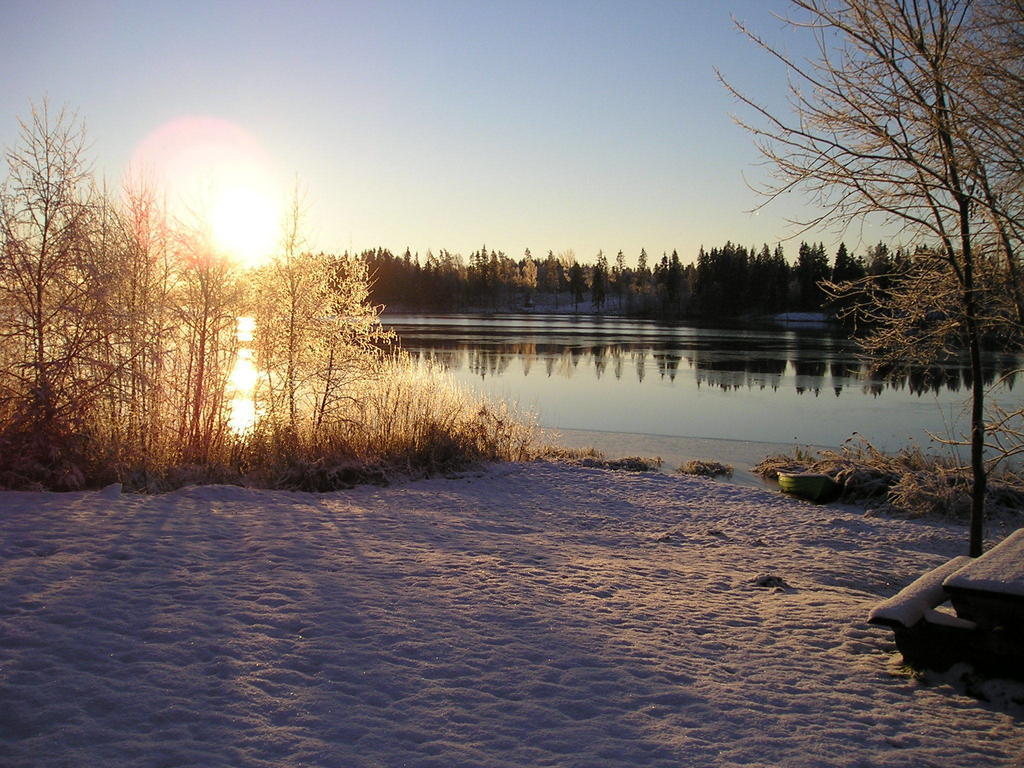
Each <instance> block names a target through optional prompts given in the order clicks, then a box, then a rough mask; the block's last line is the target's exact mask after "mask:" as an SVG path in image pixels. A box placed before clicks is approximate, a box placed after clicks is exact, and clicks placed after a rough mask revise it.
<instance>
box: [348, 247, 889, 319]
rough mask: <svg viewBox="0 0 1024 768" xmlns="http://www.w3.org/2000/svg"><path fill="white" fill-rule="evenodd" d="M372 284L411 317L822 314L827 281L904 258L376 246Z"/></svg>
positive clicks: (368, 254) (734, 250) (368, 259)
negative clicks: (398, 251)
mask: <svg viewBox="0 0 1024 768" xmlns="http://www.w3.org/2000/svg"><path fill="white" fill-rule="evenodd" d="M359 259H360V261H361V262H362V263H363V264H365V266H366V269H367V272H368V274H369V275H370V279H371V300H372V301H373V302H375V303H378V304H383V305H385V306H387V307H393V308H400V309H407V310H414V311H436V312H448V311H471V310H490V311H496V310H512V309H524V308H531V307H537V308H543V309H547V310H554V311H573V312H580V311H583V312H609V313H622V314H627V315H638V316H647V317H660V318H681V317H694V318H698V317H708V318H736V317H741V316H748V315H764V314H776V313H781V312H812V311H820V310H822V309H828V307H827V306H826V295H825V293H824V291H823V289H822V282H823V281H833V282H843V281H849V280H857V279H859V278H862V277H864V276H866V275H887V274H893V273H896V272H898V271H899V269H900V267H901V265H902V264H904V263H906V261H907V257H906V256H905V255H904V254H903V253H902V252H900V251H898V250H897V251H890V249H889V248H888V247H887V246H886V245H885V244H884V243H879V244H878V245H876V246H873V247H871V248H869V249H868V250H867V252H866V253H865V254H864V255H863V256H854V255H852V254H850V253H849V251H848V249H847V248H846V245H845V244H843V245H840V246H839V248H838V249H837V250H836V253H835V254H834V255H832V256H831V257H830V255H829V254H828V253H827V252H826V249H825V246H824V245H823V244H822V243H817V244H811V243H801V244H800V247H799V249H798V251H797V256H796V259H795V260H793V261H790V260H789V259H787V257H786V255H785V253H784V251H783V248H782V246H781V245H777V246H776V247H775V248H769V246H768V245H763V246H761V248H760V249H756V248H747V247H744V246H741V245H736V244H734V243H731V242H727V243H726V244H725V245H723V246H721V247H720V248H712V249H711V250H705V249H704V248H701V250H700V252H699V253H698V254H697V257H696V260H695V261H693V262H689V263H686V264H684V263H683V262H682V260H681V259H680V257H679V254H678V253H677V252H676V251H673V252H672V254H671V255H669V254H662V256H661V258H660V259H658V260H656V261H654V260H652V259H651V258H650V257H649V256H648V254H647V252H646V251H645V250H641V251H640V254H639V256H638V258H637V261H636V266H632V265H627V263H626V256H625V254H624V253H623V252H622V251H619V252H618V253H617V254H616V256H615V258H614V259H613V260H612V261H611V262H609V260H608V258H607V257H606V256H605V255H604V253H602V252H599V253H598V254H597V257H596V259H595V260H594V262H593V263H589V264H588V263H583V262H581V261H579V260H577V259H576V257H575V255H574V254H573V253H572V252H571V251H566V252H562V253H560V254H558V255H556V254H555V253H554V252H553V251H548V252H547V255H546V256H545V257H544V258H536V257H534V256H533V255H532V254H531V253H530V251H529V250H527V251H526V252H525V253H524V254H523V256H522V258H519V259H514V258H512V257H510V256H508V255H507V254H505V253H503V252H501V251H494V250H488V249H487V247H486V246H484V247H482V248H480V249H479V250H477V251H474V252H473V253H472V254H470V256H469V259H468V261H467V260H465V259H463V258H462V257H461V256H460V255H459V254H453V253H451V252H450V251H447V250H442V251H440V252H439V253H437V254H434V253H433V252H432V251H428V252H427V253H426V256H425V257H420V255H419V254H412V253H411V252H410V251H409V250H408V249H407V250H406V251H405V253H404V254H402V255H400V256H396V255H395V254H393V253H392V252H391V251H389V250H386V249H383V248H377V249H374V250H369V251H364V252H363V253H362V254H360V256H359Z"/></svg>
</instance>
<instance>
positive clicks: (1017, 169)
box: [726, 0, 1024, 556]
mask: <svg viewBox="0 0 1024 768" xmlns="http://www.w3.org/2000/svg"><path fill="white" fill-rule="evenodd" d="M790 4H791V6H792V7H793V8H794V10H795V12H796V13H797V14H799V16H800V18H799V19H796V20H794V21H792V22H791V23H792V24H793V25H794V26H796V27H798V28H800V29H802V30H804V31H805V32H806V34H807V35H809V36H811V37H812V38H813V39H814V41H815V43H816V56H815V58H814V59H813V60H809V61H801V60H797V59H795V58H793V57H790V56H788V55H786V54H785V53H784V52H782V51H781V50H780V49H778V48H775V47H773V46H772V45H771V44H769V43H768V42H766V41H764V40H763V39H761V38H760V37H758V36H757V35H756V34H754V33H753V32H751V31H750V30H747V29H744V31H745V32H747V34H748V35H749V36H750V38H751V39H752V40H754V41H755V42H756V43H758V44H759V45H760V46H762V47H763V48H764V49H765V50H766V51H767V52H768V53H769V54H771V55H772V56H774V57H775V58H776V59H778V60H779V61H781V62H782V63H783V64H784V65H785V67H786V68H787V70H788V71H789V74H790V82H791V85H790V105H791V107H792V114H791V115H788V116H787V115H782V114H778V113H777V112H775V111H772V110H769V109H768V108H766V107H764V106H762V105H760V104H758V103H757V102H756V101H754V100H753V99H751V98H749V97H747V96H744V95H743V94H742V93H740V92H739V91H738V90H736V89H734V88H732V87H731V86H728V84H726V85H727V87H729V88H730V90H731V91H732V92H733V93H734V94H735V95H736V96H737V97H738V98H739V99H740V100H741V101H743V102H744V103H745V104H746V105H747V106H748V107H750V108H752V109H753V111H754V112H755V113H756V114H757V115H758V116H759V118H760V121H759V122H758V123H757V124H755V123H754V122H749V121H745V122H744V123H743V124H744V125H745V126H746V127H747V128H748V129H749V130H750V131H751V132H752V133H753V134H754V135H755V137H756V139H757V142H758V146H759V148H760V150H761V152H762V153H763V155H764V157H765V158H766V159H767V161H768V164H769V166H770V167H771V168H772V169H773V170H774V173H775V177H774V179H775V180H774V182H772V183H770V184H769V185H768V186H767V187H765V188H764V189H763V190H762V191H763V192H764V194H765V195H766V197H767V200H768V201H770V200H772V199H774V198H776V197H778V196H779V195H783V194H785V193H787V192H789V191H791V190H794V189H799V190H801V191H803V192H805V193H807V194H808V195H809V197H810V199H811V201H812V202H813V203H815V204H816V210H817V213H816V214H815V215H814V216H813V217H811V218H810V219H808V220H806V221H802V222H799V223H800V224H801V225H803V226H806V227H808V228H810V227H815V226H817V225H822V224H826V223H832V224H835V225H838V226H839V228H843V227H845V226H847V225H849V224H854V223H858V222H860V221H863V220H864V218H865V217H869V216H874V217H881V218H883V219H884V220H885V222H886V223H887V224H888V225H889V226H890V227H893V228H895V229H897V230H898V231H899V232H900V234H901V237H902V238H903V239H904V240H905V241H907V242H909V243H911V244H913V245H916V246H917V250H916V252H915V256H914V257H913V258H912V259H911V263H910V264H909V266H908V268H907V269H906V270H905V271H904V272H903V274H901V275H898V276H892V277H890V278H887V279H889V282H890V285H893V284H897V283H898V285H899V289H898V290H889V291H885V292H882V291H879V290H877V287H878V283H877V282H873V281H872V280H871V279H867V280H866V281H864V282H861V283H858V284H845V285H844V286H833V292H835V293H839V294H842V295H844V296H849V295H850V294H851V293H855V294H856V295H857V296H859V298H860V304H861V311H865V312H866V316H868V317H870V318H871V319H872V320H874V321H875V323H876V325H875V331H874V332H873V333H872V334H871V335H869V336H868V338H867V342H866V345H867V348H868V350H869V351H870V352H872V353H873V354H874V355H875V356H876V358H877V359H879V360H881V361H885V360H888V361H899V362H907V361H912V360H934V359H936V358H938V357H941V356H943V355H945V354H948V353H951V352H952V351H953V350H955V349H959V348H965V349H966V350H967V352H968V355H969V358H970V367H971V376H972V393H971V426H970V436H969V438H968V439H967V440H966V441H965V442H966V443H967V444H968V445H969V447H970V471H971V477H972V488H971V510H972V511H971V529H970V553H971V554H972V555H975V556H976V555H979V554H980V553H981V551H982V538H983V537H982V533H983V509H984V499H985V489H986V481H987V474H988V466H987V465H986V461H985V453H984V449H985V442H986V436H987V434H988V430H987V428H986V422H985V385H984V376H983V373H984V371H983V365H982V341H983V338H984V337H985V335H986V334H987V333H991V332H994V331H996V330H998V331H999V332H1003V333H1005V334H1006V335H1008V336H1013V337H1016V336H1017V335H1018V332H1019V322H1020V315H1019V312H1018V311H1017V308H1019V306H1020V304H1019V300H1018V299H1017V296H1018V295H1019V291H1018V290H1017V287H1016V286H1017V277H1016V276H1017V272H1018V267H1017V265H1018V262H1019V259H1020V246H1021V222H1022V221H1024V219H1022V216H1021V214H1022V203H1024V198H1022V189H1024V184H1022V181H1024V177H1022V174H1021V170H1022V169H1021V160H1020V158H1021V157H1022V155H1021V152H1020V149H1021V146H1022V139H1021V137H1022V126H1024V121H1022V120H1021V110H1022V107H1021V104H1022V99H1021V94H1022V90H1021V84H1022V82H1024V81H1022V78H1021V72H1022V66H1024V64H1022V62H1024V59H1022V57H1021V56H1020V50H1021V49H1020V47H1019V44H1020V40H1021V23H1022V21H1024V8H1022V5H1021V3H1020V2H1017V1H1016V0H978V1H977V2H974V1H972V0H929V1H925V0H843V1H842V2H840V1H839V0H791V3H790ZM741 28H742V25H741Z"/></svg>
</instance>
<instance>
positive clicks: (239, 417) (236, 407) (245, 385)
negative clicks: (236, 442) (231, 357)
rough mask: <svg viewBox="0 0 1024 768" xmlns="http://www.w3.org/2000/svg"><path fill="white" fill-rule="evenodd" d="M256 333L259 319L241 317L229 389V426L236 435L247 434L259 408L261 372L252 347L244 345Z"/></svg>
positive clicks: (251, 339)
mask: <svg viewBox="0 0 1024 768" xmlns="http://www.w3.org/2000/svg"><path fill="white" fill-rule="evenodd" d="M255 335H256V319H255V318H253V317H239V318H238V325H237V327H236V331H235V337H236V338H237V339H238V343H239V348H238V357H237V358H236V359H235V366H234V368H232V369H231V374H230V375H229V376H228V392H229V395H230V401H229V402H230V409H231V410H230V416H229V417H228V427H229V429H231V431H232V432H234V433H235V434H236V435H246V434H248V433H249V432H251V431H252V430H253V427H255V425H256V419H257V417H258V412H257V409H256V384H257V383H258V382H259V378H260V373H259V370H257V368H256V362H255V360H254V356H253V351H252V349H251V348H250V347H247V346H243V345H245V344H249V343H251V342H252V341H253V339H254V337H255Z"/></svg>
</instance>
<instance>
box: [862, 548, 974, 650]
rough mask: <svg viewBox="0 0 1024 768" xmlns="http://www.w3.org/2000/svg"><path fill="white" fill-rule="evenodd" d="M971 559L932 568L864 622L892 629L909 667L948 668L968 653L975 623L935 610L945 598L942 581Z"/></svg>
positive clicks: (952, 561) (882, 605)
mask: <svg viewBox="0 0 1024 768" xmlns="http://www.w3.org/2000/svg"><path fill="white" fill-rule="evenodd" d="M970 562H972V560H971V558H969V557H967V556H966V555H963V556H961V557H954V558H953V559H952V560H950V561H948V562H946V563H943V564H942V565H940V566H939V567H938V568H933V569H932V570H930V571H928V572H927V573H926V574H924V575H923V576H921V577H920V578H918V579H917V580H916V581H914V582H912V583H910V584H908V585H907V586H906V587H904V588H903V589H901V590H900V591H899V592H897V593H896V594H895V595H893V596H892V597H890V598H889V599H888V600H885V601H883V602H881V603H879V604H878V605H876V606H875V607H874V608H873V609H872V610H871V613H869V614H868V621H869V622H871V623H872V624H878V625H880V626H883V627H888V628H889V629H891V630H892V631H893V635H894V636H895V639H896V647H897V648H898V649H899V651H900V653H902V654H903V659H904V660H905V661H906V662H907V663H908V664H910V665H912V666H919V667H929V668H932V669H940V670H941V669H948V668H949V667H950V666H952V665H953V664H954V663H955V662H956V661H959V660H962V659H964V657H965V656H969V655H970V653H969V648H970V645H971V643H972V639H973V637H974V634H975V629H976V625H975V624H974V622H973V621H967V620H966V619H961V618H959V617H957V616H953V615H952V614H949V613H944V612H942V611H937V610H935V609H936V607H938V606H939V605H941V604H942V603H944V602H946V601H947V600H949V594H948V593H947V592H946V590H945V589H944V588H943V586H942V584H943V582H944V581H945V580H946V579H947V578H948V577H949V576H950V575H952V574H954V573H956V572H957V571H959V570H960V569H961V568H963V567H964V566H966V565H967V564H968V563H970Z"/></svg>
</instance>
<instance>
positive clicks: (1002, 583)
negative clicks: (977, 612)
mask: <svg viewBox="0 0 1024 768" xmlns="http://www.w3.org/2000/svg"><path fill="white" fill-rule="evenodd" d="M946 585H947V586H950V587H954V588H956V587H959V588H960V589H974V590H982V591H985V592H1000V593H1002V594H1007V595H1015V596H1018V597H1024V528H1021V529H1020V530H1018V531H1015V532H1014V533H1012V534H1011V535H1010V536H1008V537H1006V539H1004V540H1003V541H1001V542H1000V543H999V544H997V545H996V546H995V547H993V548H992V549H990V550H988V551H987V552H986V553H985V554H983V555H982V556H981V557H979V558H978V559H977V560H974V561H973V562H971V563H970V564H969V565H966V566H965V567H963V568H961V569H959V570H958V571H957V572H956V573H954V574H952V575H951V576H950V577H949V578H948V579H946Z"/></svg>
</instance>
